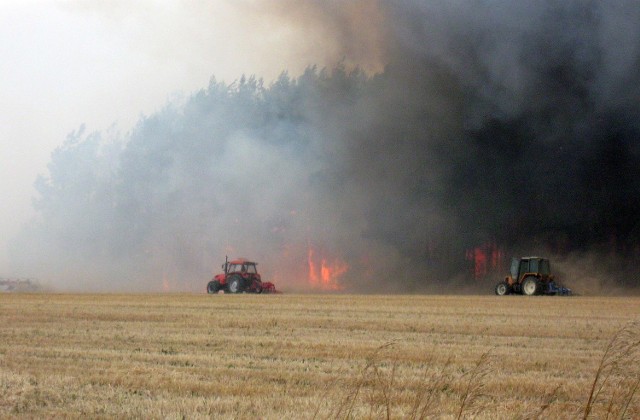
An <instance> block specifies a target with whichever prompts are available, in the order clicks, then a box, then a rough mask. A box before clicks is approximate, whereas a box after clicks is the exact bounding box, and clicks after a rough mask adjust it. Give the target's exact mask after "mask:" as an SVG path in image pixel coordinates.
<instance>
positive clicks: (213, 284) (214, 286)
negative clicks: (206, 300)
mask: <svg viewBox="0 0 640 420" xmlns="http://www.w3.org/2000/svg"><path fill="white" fill-rule="evenodd" d="M219 290H220V282H219V281H218V280H211V281H210V282H209V284H207V293H209V294H210V295H212V294H214V293H218V291H219Z"/></svg>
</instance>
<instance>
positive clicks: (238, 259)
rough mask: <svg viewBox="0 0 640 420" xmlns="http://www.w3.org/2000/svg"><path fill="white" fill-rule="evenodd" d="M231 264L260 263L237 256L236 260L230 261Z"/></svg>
mask: <svg viewBox="0 0 640 420" xmlns="http://www.w3.org/2000/svg"><path fill="white" fill-rule="evenodd" d="M229 264H258V263H256V262H253V261H249V260H248V259H246V258H236V259H235V260H231V261H229Z"/></svg>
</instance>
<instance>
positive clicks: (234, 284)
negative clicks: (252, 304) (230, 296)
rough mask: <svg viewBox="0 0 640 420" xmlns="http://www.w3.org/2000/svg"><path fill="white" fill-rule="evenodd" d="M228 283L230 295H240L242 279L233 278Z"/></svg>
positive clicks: (238, 277)
mask: <svg viewBox="0 0 640 420" xmlns="http://www.w3.org/2000/svg"><path fill="white" fill-rule="evenodd" d="M228 283H229V292H230V293H240V292H241V291H242V279H241V278H240V276H233V277H231V278H230V279H229V281H228Z"/></svg>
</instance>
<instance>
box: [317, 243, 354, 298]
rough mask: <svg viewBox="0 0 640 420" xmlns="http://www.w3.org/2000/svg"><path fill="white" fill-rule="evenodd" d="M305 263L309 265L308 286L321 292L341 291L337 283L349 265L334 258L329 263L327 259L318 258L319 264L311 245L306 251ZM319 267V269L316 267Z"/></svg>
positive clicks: (342, 287)
mask: <svg viewBox="0 0 640 420" xmlns="http://www.w3.org/2000/svg"><path fill="white" fill-rule="evenodd" d="M307 263H308V265H309V284H310V285H311V286H312V287H314V288H318V289H321V290H342V289H344V286H342V285H341V284H340V282H339V279H340V277H342V276H343V275H344V274H345V273H346V272H347V271H349V265H348V264H347V263H346V262H344V261H342V260H341V259H340V258H334V259H333V260H332V261H331V262H329V261H328V260H327V258H324V257H322V258H320V261H319V264H318V260H317V259H316V257H315V250H314V248H313V246H312V245H311V244H309V248H308V251H307ZM318 265H319V267H318Z"/></svg>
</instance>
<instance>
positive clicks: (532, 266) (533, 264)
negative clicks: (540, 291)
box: [529, 260, 540, 273]
mask: <svg viewBox="0 0 640 420" xmlns="http://www.w3.org/2000/svg"><path fill="white" fill-rule="evenodd" d="M539 262H540V260H529V272H530V273H537V272H538V265H539Z"/></svg>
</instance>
